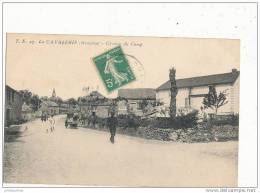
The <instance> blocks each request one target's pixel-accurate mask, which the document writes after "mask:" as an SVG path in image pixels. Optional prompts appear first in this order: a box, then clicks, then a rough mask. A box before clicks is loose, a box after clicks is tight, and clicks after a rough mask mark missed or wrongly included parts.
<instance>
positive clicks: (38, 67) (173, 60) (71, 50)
mask: <svg viewBox="0 0 260 193" xmlns="http://www.w3.org/2000/svg"><path fill="white" fill-rule="evenodd" d="M118 45H121V47H122V49H123V52H124V53H125V54H126V57H127V59H128V61H129V65H130V66H131V68H132V70H133V71H134V74H135V76H136V81H134V82H132V83H129V84H128V85H126V86H123V87H121V88H157V87H159V86H160V85H161V84H163V83H164V82H166V81H167V80H168V77H169V69H170V68H171V67H174V68H175V69H176V78H177V79H178V78H188V77H194V76H203V75H209V74H218V73H226V72H231V70H232V69H233V68H236V69H238V70H239V66H240V41H239V40H234V39H232V40H231V39H198V38H196V39H193V38H158V37H124V36H78V35H44V34H12V33H10V34H7V47H6V84H7V85H9V86H11V87H12V88H14V89H16V90H22V89H29V90H30V91H32V92H33V93H35V94H38V95H39V96H51V94H52V90H53V89H55V91H56V94H57V96H59V97H61V98H62V99H68V98H71V97H74V98H77V97H79V96H84V95H87V94H88V92H87V91H86V89H84V88H87V87H89V88H90V91H91V90H98V91H99V92H100V93H101V94H103V95H104V96H106V97H111V98H113V97H116V96H117V91H114V92H112V93H108V92H107V91H106V88H105V86H104V84H103V82H102V80H101V78H100V76H99V73H98V71H97V69H96V66H95V65H94V63H93V62H92V58H93V57H95V56H98V55H100V54H102V53H104V52H105V51H108V50H110V49H112V48H114V47H116V46H118Z"/></svg>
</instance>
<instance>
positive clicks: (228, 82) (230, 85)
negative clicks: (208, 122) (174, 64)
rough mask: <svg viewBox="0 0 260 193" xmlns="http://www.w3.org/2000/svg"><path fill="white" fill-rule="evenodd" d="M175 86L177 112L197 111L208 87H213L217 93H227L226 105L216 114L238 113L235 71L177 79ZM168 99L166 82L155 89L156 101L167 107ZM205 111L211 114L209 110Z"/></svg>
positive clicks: (237, 85) (169, 95)
mask: <svg viewBox="0 0 260 193" xmlns="http://www.w3.org/2000/svg"><path fill="white" fill-rule="evenodd" d="M176 84H177V88H178V94H177V97H176V104H177V110H178V109H180V108H193V109H197V110H199V109H200V108H201V107H203V104H202V102H203V98H204V97H205V95H206V94H208V92H209V86H214V87H215V88H216V91H217V93H219V92H222V91H225V92H226V93H227V101H228V103H227V104H225V105H224V106H222V107H220V108H219V109H218V114H237V113H239V85H240V72H239V71H237V70H236V69H233V70H232V72H229V73H223V74H214V75H208V76H200V77H192V78H184V79H178V80H176ZM170 97H171V94H170V82H169V81H167V82H166V83H164V84H162V85H161V86H159V87H158V88H157V89H156V100H158V101H160V102H162V103H163V104H164V105H165V106H166V107H169V106H170ZM206 111H207V113H213V110H211V109H207V110H206Z"/></svg>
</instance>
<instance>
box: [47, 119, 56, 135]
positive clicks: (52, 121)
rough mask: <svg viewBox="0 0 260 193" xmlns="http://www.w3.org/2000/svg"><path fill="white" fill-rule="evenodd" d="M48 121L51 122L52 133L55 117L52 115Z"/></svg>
mask: <svg viewBox="0 0 260 193" xmlns="http://www.w3.org/2000/svg"><path fill="white" fill-rule="evenodd" d="M48 120H49V123H50V130H51V132H53V131H54V126H55V119H54V117H53V115H51V117H50V118H49V119H48Z"/></svg>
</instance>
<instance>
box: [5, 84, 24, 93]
mask: <svg viewBox="0 0 260 193" xmlns="http://www.w3.org/2000/svg"><path fill="white" fill-rule="evenodd" d="M5 90H12V91H14V92H16V93H17V94H19V95H20V93H19V91H17V90H15V89H13V88H12V87H10V86H8V85H5Z"/></svg>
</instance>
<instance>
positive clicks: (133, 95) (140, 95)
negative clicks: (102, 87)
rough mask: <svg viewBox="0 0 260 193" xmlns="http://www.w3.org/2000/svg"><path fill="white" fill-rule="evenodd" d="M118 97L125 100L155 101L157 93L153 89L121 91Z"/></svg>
mask: <svg viewBox="0 0 260 193" xmlns="http://www.w3.org/2000/svg"><path fill="white" fill-rule="evenodd" d="M118 97H121V98H125V99H155V98H156V93H155V89H153V88H135V89H119V90H118Z"/></svg>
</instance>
